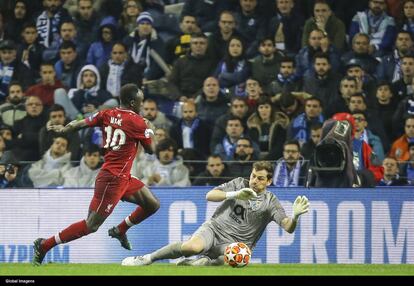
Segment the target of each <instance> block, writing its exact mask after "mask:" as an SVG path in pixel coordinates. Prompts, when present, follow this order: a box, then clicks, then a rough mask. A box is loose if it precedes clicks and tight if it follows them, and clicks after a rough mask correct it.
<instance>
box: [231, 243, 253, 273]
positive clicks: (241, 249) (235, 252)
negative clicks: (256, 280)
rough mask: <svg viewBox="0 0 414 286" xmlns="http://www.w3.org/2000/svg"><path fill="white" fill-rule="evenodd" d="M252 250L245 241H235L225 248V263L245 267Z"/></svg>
mask: <svg viewBox="0 0 414 286" xmlns="http://www.w3.org/2000/svg"><path fill="white" fill-rule="evenodd" d="M251 257H252V251H251V250H250V248H249V247H248V246H247V245H246V244H244V243H243V242H233V243H231V244H229V245H227V247H226V250H224V263H226V264H228V265H230V266H231V267H244V266H246V265H247V264H249V262H250V258H251Z"/></svg>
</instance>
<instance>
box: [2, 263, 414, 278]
mask: <svg viewBox="0 0 414 286" xmlns="http://www.w3.org/2000/svg"><path fill="white" fill-rule="evenodd" d="M0 275H1V276H23V275H25V276H37V275H41V276H42V275H45V276H74V275H75V276H78V275H79V276H80V275H93V276H105V275H116V276H119V275H126V276H131V275H145V276H197V275H202V276H210V275H213V276H217V275H224V276H227V275H231V276H239V275H240V276H242V275H247V276H272V275H292V276H301V275H352V276H355V275H364V276H366V275H376V276H377V275H414V265H409V264H399V265H395V264H394V265H388V264H385V265H382V264H251V265H248V266H247V267H245V268H239V269H237V268H235V269H234V268H231V267H229V266H210V267H206V266H205V267H194V266H191V267H190V266H175V265H173V264H165V263H155V264H152V265H150V266H143V267H125V266H121V265H119V264H55V263H50V264H45V265H42V266H40V267H34V266H32V265H31V264H27V263H0Z"/></svg>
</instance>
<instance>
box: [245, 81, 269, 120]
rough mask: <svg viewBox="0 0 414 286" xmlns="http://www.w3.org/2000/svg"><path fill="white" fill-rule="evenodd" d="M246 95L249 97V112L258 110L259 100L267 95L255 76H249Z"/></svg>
mask: <svg viewBox="0 0 414 286" xmlns="http://www.w3.org/2000/svg"><path fill="white" fill-rule="evenodd" d="M245 86H246V88H245V96H246V97H247V99H246V101H247V106H248V107H249V111H248V114H251V113H253V112H254V111H255V110H256V107H257V102H258V101H259V99H260V98H261V97H262V96H267V95H265V94H264V93H263V90H262V86H261V85H260V83H259V81H258V80H257V79H255V78H253V77H249V78H248V79H247V80H246V84H245Z"/></svg>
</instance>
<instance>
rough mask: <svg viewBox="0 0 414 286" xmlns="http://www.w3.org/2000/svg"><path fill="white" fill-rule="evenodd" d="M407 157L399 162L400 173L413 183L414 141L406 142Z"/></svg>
mask: <svg viewBox="0 0 414 286" xmlns="http://www.w3.org/2000/svg"><path fill="white" fill-rule="evenodd" d="M408 153H409V158H408V160H407V161H402V162H400V175H401V177H402V178H405V179H407V180H408V182H409V183H410V184H411V185H412V184H414V142H410V143H408Z"/></svg>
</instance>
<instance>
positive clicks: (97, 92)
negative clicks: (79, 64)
mask: <svg viewBox="0 0 414 286" xmlns="http://www.w3.org/2000/svg"><path fill="white" fill-rule="evenodd" d="M100 87H101V77H100V74H99V72H98V70H97V68H96V67H95V66H94V65H86V66H83V68H82V69H81V70H80V72H79V74H78V76H77V81H76V88H71V89H70V90H69V92H68V94H67V95H66V94H64V93H59V94H57V93H56V95H55V100H56V102H57V103H59V104H60V105H62V106H63V107H64V108H65V111H66V113H67V114H68V117H69V118H70V119H75V118H77V117H78V116H83V117H86V116H90V115H92V114H93V113H95V112H96V111H98V110H101V109H105V108H111V107H116V106H118V100H117V99H115V98H112V96H111V94H110V93H109V92H108V91H107V90H105V89H101V88H100Z"/></svg>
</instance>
